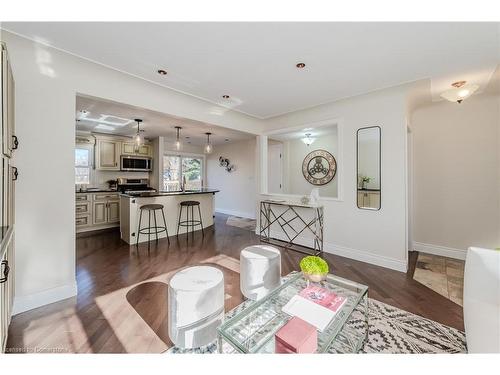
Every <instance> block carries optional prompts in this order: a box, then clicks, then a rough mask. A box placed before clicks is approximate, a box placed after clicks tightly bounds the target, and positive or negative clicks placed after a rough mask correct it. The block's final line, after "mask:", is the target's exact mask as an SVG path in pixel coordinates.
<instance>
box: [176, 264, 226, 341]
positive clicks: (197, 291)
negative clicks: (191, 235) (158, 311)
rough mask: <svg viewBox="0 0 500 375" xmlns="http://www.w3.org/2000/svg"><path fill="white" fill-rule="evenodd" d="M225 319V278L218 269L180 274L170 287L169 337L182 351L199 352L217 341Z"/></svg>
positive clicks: (203, 268)
mask: <svg viewBox="0 0 500 375" xmlns="http://www.w3.org/2000/svg"><path fill="white" fill-rule="evenodd" d="M223 318H224V275H223V273H222V272H221V271H220V270H218V269H217V268H215V267H209V266H196V267H189V268H186V269H183V270H182V271H179V272H177V273H176V274H175V275H174V276H173V277H172V278H171V279H170V282H169V284H168V335H169V337H170V340H172V342H173V343H174V344H175V345H176V346H177V347H179V348H198V347H200V346H203V345H207V344H210V343H211V342H213V341H214V340H215V339H216V338H217V327H218V326H219V325H220V324H221V323H222V321H223Z"/></svg>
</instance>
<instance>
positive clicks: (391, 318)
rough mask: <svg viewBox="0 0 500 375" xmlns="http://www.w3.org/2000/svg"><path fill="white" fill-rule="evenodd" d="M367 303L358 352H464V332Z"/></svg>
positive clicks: (353, 325) (210, 348)
mask: <svg viewBox="0 0 500 375" xmlns="http://www.w3.org/2000/svg"><path fill="white" fill-rule="evenodd" d="M368 301H369V302H368V307H369V315H368V323H369V329H368V340H367V342H366V343H365V345H364V347H363V348H362V349H361V353H386V354H427V353H429V354H430V353H442V354H443V353H444V354H446V353H448V354H452V353H466V352H467V347H466V341H465V334H464V333H463V332H461V331H459V330H457V329H455V328H452V327H448V326H445V325H443V324H441V323H438V322H435V321H433V320H430V319H426V318H423V317H421V316H419V315H415V314H412V313H410V312H408V311H404V310H401V309H398V308H397V307H394V306H391V305H388V304H385V303H382V302H379V301H376V300H374V299H371V298H370V299H369V300H368ZM251 303H253V301H248V300H247V301H245V302H243V303H242V304H240V305H238V306H237V307H235V308H234V309H233V310H231V311H229V312H228V313H227V314H226V319H229V318H231V317H232V316H234V315H235V314H237V313H238V312H239V311H241V310H242V309H244V308H245V307H246V306H248V305H249V304H251ZM346 324H347V327H348V328H350V329H352V330H356V331H362V329H363V325H364V324H365V321H364V319H363V315H362V314H361V313H357V312H356V311H355V312H354V313H353V314H352V317H351V319H350V320H349V321H348V322H347V323H346ZM338 340H340V342H338V344H339V345H333V346H331V347H330V348H329V350H328V353H332V354H334V353H342V350H341V347H342V342H341V341H342V337H339V338H338ZM217 352H218V348H217V344H216V343H212V344H210V345H207V346H204V347H201V348H197V349H192V350H186V349H179V348H177V347H173V348H170V349H169V350H168V351H167V353H171V354H181V353H186V354H187V353H191V354H210V353H217ZM222 352H223V353H227V354H230V353H235V351H234V349H233V348H232V347H231V346H230V345H228V344H224V346H223V349H222Z"/></svg>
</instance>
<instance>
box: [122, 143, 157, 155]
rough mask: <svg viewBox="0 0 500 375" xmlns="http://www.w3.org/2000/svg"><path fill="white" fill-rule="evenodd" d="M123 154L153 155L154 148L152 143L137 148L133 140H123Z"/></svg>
mask: <svg viewBox="0 0 500 375" xmlns="http://www.w3.org/2000/svg"><path fill="white" fill-rule="evenodd" d="M122 154H124V155H140V156H151V155H153V149H152V147H151V146H150V145H141V146H139V149H137V150H136V147H135V144H134V143H133V142H123V143H122Z"/></svg>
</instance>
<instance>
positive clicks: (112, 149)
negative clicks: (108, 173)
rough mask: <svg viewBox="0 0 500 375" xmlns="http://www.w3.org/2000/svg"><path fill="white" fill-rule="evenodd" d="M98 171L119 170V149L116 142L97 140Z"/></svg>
mask: <svg viewBox="0 0 500 375" xmlns="http://www.w3.org/2000/svg"><path fill="white" fill-rule="evenodd" d="M98 146H99V147H98V148H99V150H98V153H99V165H98V167H99V169H107V170H119V169H120V163H119V159H120V149H119V146H120V145H119V144H118V142H115V141H107V140H99V142H98Z"/></svg>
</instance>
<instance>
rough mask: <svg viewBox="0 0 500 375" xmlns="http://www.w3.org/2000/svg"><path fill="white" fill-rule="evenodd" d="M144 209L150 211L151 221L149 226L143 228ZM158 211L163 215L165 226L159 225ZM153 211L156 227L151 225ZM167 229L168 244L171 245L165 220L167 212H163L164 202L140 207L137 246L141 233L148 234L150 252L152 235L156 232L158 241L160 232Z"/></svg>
mask: <svg viewBox="0 0 500 375" xmlns="http://www.w3.org/2000/svg"><path fill="white" fill-rule="evenodd" d="M144 211H147V212H148V216H149V222H148V226H147V227H145V228H141V221H142V213H143V212H144ZM156 211H160V212H161V216H162V217H163V226H158V224H157V223H156ZM151 213H153V218H154V221H155V225H154V227H152V226H151ZM163 231H165V234H166V235H167V241H168V244H169V245H170V238H168V230H167V221H166V220H165V213H164V212H163V205H162V204H144V205H142V206H141V207H140V208H139V227H138V228H137V240H136V243H135V246H137V247H138V246H139V236H140V235H141V234H147V235H148V252H149V247H150V245H151V235H152V234H154V235H156V242H158V233H161V232H163Z"/></svg>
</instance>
